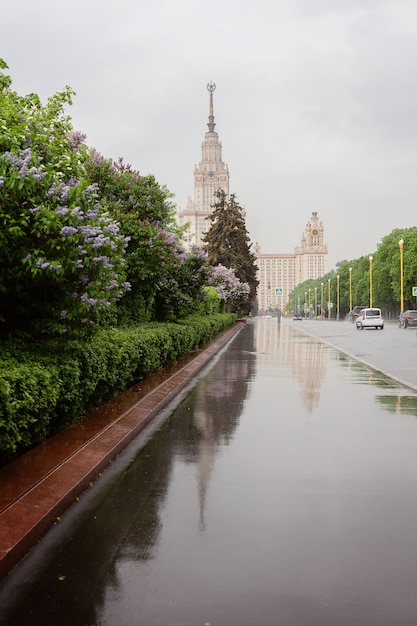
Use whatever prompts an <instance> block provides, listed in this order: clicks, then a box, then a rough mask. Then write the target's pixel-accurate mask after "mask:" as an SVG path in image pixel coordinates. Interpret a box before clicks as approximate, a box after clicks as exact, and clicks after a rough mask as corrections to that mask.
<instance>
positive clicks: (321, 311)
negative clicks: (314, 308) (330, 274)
mask: <svg viewBox="0 0 417 626" xmlns="http://www.w3.org/2000/svg"><path fill="white" fill-rule="evenodd" d="M323 286H324V284H323V283H321V305H320V314H321V319H323V313H324V308H323Z"/></svg>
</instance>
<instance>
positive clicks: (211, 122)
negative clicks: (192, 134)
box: [207, 81, 216, 133]
mask: <svg viewBox="0 0 417 626" xmlns="http://www.w3.org/2000/svg"><path fill="white" fill-rule="evenodd" d="M207 89H208V91H209V92H210V108H209V121H208V124H207V126H208V129H209V133H214V128H215V126H216V124H215V123H214V108H213V91H214V90H215V89H216V83H213V82H212V81H211V82H209V83H207Z"/></svg>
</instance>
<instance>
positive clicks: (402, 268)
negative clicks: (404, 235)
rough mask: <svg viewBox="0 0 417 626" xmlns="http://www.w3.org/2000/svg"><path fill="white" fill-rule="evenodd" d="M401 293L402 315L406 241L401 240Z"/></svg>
mask: <svg viewBox="0 0 417 626" xmlns="http://www.w3.org/2000/svg"><path fill="white" fill-rule="evenodd" d="M399 244H400V293H401V313H403V312H404V255H403V247H404V240H403V239H400V241H399Z"/></svg>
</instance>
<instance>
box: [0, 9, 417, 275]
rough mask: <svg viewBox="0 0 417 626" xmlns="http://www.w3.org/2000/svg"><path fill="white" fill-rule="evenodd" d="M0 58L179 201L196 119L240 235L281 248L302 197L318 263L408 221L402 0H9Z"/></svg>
mask: <svg viewBox="0 0 417 626" xmlns="http://www.w3.org/2000/svg"><path fill="white" fill-rule="evenodd" d="M1 13H2V15H1V23H0V42H1V45H0V56H1V57H2V58H3V59H4V60H5V61H6V63H7V64H8V66H9V73H10V75H11V77H12V79H13V88H14V89H15V90H16V91H17V92H19V93H20V94H26V93H30V92H36V93H38V94H39V95H40V97H41V99H42V101H46V99H47V97H49V96H50V95H52V94H53V93H55V92H57V91H60V90H61V89H62V88H63V87H64V86H65V85H70V86H71V87H72V88H73V89H74V90H75V91H76V93H77V96H76V98H75V101H74V106H73V107H72V108H71V110H70V114H71V116H72V119H73V123H74V127H75V129H76V130H80V131H83V132H85V133H86V134H87V143H88V144H89V145H90V146H93V147H95V148H97V150H99V151H100V152H101V153H102V154H103V155H104V156H106V157H112V158H114V159H117V158H118V157H123V158H124V159H125V161H126V162H128V163H130V164H131V165H132V166H133V167H134V168H135V169H137V170H139V171H140V172H141V173H142V174H154V175H155V177H156V179H157V180H158V182H160V183H161V184H165V185H166V186H167V187H168V189H169V190H170V191H171V192H173V193H174V194H175V202H176V203H177V205H178V206H180V207H184V206H185V204H186V201H187V198H188V196H192V195H193V170H194V165H195V164H196V163H198V162H199V161H200V158H201V143H202V141H203V139H204V134H205V132H206V131H207V121H208V105H209V95H208V92H207V90H206V84H207V83H208V82H209V81H214V82H215V83H216V85H217V89H216V91H215V93H214V114H215V121H216V131H217V132H218V133H219V137H220V140H221V142H222V144H223V160H224V161H225V162H226V163H228V165H229V170H230V183H231V191H232V192H234V193H235V194H236V196H237V199H238V201H239V202H240V204H241V205H242V206H244V207H245V209H246V213H247V217H246V225H247V228H248V231H249V235H250V238H251V240H252V242H253V243H255V242H259V244H260V245H261V251H262V252H264V253H267V252H271V253H273V252H275V253H286V252H291V253H292V252H293V251H294V247H295V246H297V245H299V243H300V240H301V234H302V232H303V231H304V227H305V224H306V222H307V221H308V220H309V218H310V216H311V213H312V211H317V213H318V215H319V217H320V219H321V220H322V221H323V224H324V227H325V239H326V241H327V243H328V246H329V269H332V268H333V267H334V265H335V263H336V262H337V261H340V260H342V259H349V260H351V259H355V258H357V257H359V256H362V255H367V254H370V253H373V252H374V251H375V250H376V247H377V244H378V243H379V242H380V241H381V239H382V237H384V236H385V235H387V234H389V233H390V232H391V231H392V230H393V229H394V228H407V227H410V226H415V225H417V224H416V223H417V211H416V197H417V193H416V192H417V106H416V102H417V93H416V92H417V67H416V66H417V2H416V0H256V1H253V0H251V1H249V0H210V1H207V0H206V1H204V2H203V1H202V0H152V1H150V0H146V2H145V0H118V2H114V1H112V2H110V1H109V0H59V1H57V0H37V1H36V2H33V0H13V2H8V3H6V4H5V6H3V8H2V12H1Z"/></svg>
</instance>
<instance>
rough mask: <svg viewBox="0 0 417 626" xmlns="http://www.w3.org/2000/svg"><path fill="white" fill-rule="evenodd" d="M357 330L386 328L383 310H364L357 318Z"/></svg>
mask: <svg viewBox="0 0 417 626" xmlns="http://www.w3.org/2000/svg"><path fill="white" fill-rule="evenodd" d="M356 328H357V329H358V330H363V329H364V328H375V329H377V328H380V329H381V330H382V329H383V328H384V319H383V317H382V313H381V309H377V308H372V309H362V311H361V312H360V313H359V315H358V316H357V318H356Z"/></svg>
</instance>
